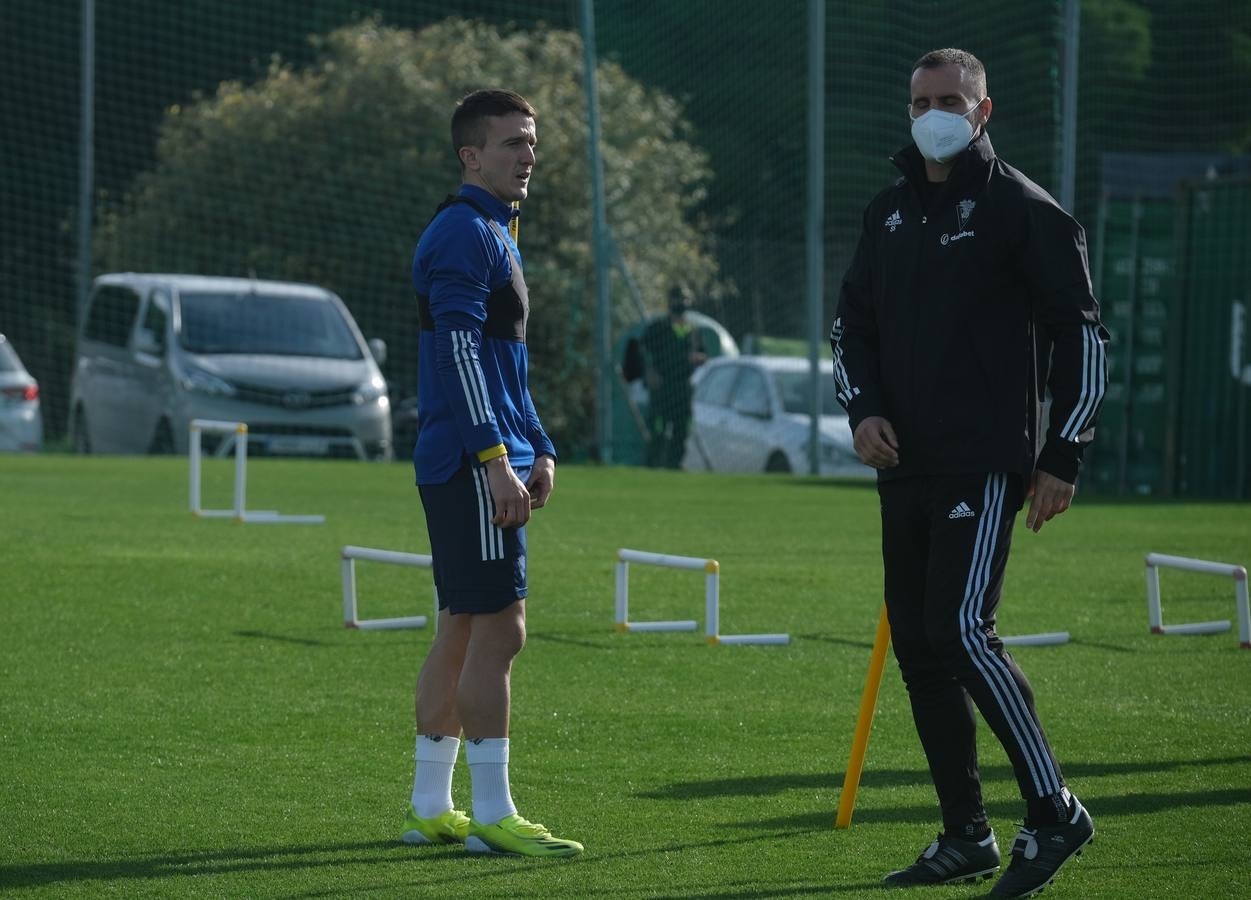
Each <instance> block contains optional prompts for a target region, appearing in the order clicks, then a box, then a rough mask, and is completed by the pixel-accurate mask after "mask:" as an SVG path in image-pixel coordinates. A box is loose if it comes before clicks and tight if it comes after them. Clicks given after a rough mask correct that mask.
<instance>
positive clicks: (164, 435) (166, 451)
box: [148, 419, 174, 456]
mask: <svg viewBox="0 0 1251 900" xmlns="http://www.w3.org/2000/svg"><path fill="white" fill-rule="evenodd" d="M148 452H149V453H151V454H153V455H155V456H170V455H172V454H173V452H174V431H173V429H172V428H170V427H169V420H168V419H161V421H159V422H157V423H156V434H154V435H152V444H151V446H149V447H148Z"/></svg>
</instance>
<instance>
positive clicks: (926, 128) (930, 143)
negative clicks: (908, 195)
mask: <svg viewBox="0 0 1251 900" xmlns="http://www.w3.org/2000/svg"><path fill="white" fill-rule="evenodd" d="M976 109H977V107H976V106H974V107H973V109H971V110H969V111H968V112H966V113H964V114H963V115H961V114H959V113H950V112H945V111H944V110H941V109H931V110H930V111H928V112H926V113H924V114H923V115H920V116H917V117H916V118H915V119H913V120H912V139H913V140H914V141H916V144H917V149H918V150H920V151H921V155H922V156H924V157H925V158H926V159H929V160H933V161H934V162H937V163H945V162H947V161H948V160H949V159H951V158H952V157H954V156H955V155H956V154H957V153H959V152H960V151H962V150H963V149H964V148H965V147H967V146H969V141H971V140H973V126H972V125H970V124H969V116H970V115H971V114H972V113H973V112H974V110H976Z"/></svg>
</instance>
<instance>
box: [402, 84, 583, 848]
mask: <svg viewBox="0 0 1251 900" xmlns="http://www.w3.org/2000/svg"><path fill="white" fill-rule="evenodd" d="M534 115H535V113H534V109H533V108H532V107H531V106H530V104H529V103H527V102H526V101H525V99H523V98H522V97H521V96H520V95H518V94H516V93H514V92H512V91H502V90H490V91H476V92H474V93H472V94H469V95H468V96H466V97H464V98H463V99H462V100H461V101H460V103H459V104H458V105H457V107H456V111H455V113H453V115H452V147H453V150H454V151H455V152H456V155H457V157H458V158H459V160H460V164H461V180H462V182H463V183H462V185H461V188H460V192H459V194H458V195H457V196H455V197H449V198H448V199H447V200H446V201H444V203H443V204H442V205H441V206H440V207H439V209H438V211H437V212H436V213H435V216H434V218H433V219H432V220H431V222H430V224H429V225H428V226H427V227H426V230H425V231H424V232H423V233H422V236H421V240H420V241H419V242H418V244H417V250H416V253H415V254H414V257H413V287H414V288H415V289H416V292H417V301H418V306H419V312H420V317H421V336H420V349H419V358H418V365H419V376H418V377H419V382H418V410H419V413H418V421H417V445H416V447H415V449H414V450H413V465H414V467H415V469H416V473H417V487H418V490H419V492H420V494H421V502H422V506H423V507H424V508H425V514H426V528H427V530H428V531H429V533H430V546H431V553H432V555H433V557H434V580H435V586H436V588H437V589H438V593H439V622H438V633H437V634H436V635H435V638H434V643H433V644H432V646H431V648H430V653H429V655H428V656H427V657H426V662H425V664H424V665H423V666H422V668H421V674H420V676H419V677H418V679H417V733H418V736H417V747H416V754H415V756H416V764H417V765H416V775H415V777H414V779H413V793H412V804H411V806H410V807H409V810H408V815H407V817H406V818H405V821H404V832H403V836H402V840H403V841H404V842H405V843H407V844H446V843H458V842H459V843H464V845H465V849H467V850H469V851H471V852H474V853H512V854H519V855H524V856H548V857H551V856H574V855H576V854H578V853H581V852H582V845H581V844H579V843H577V842H576V841H569V840H563V839H560V838H555V837H553V836H552V835H551V833H550V832H548V830H547V829H546V828H544V827H543V826H542V825H537V824H534V823H531V822H527V821H526V820H525V819H523V818H522V817H521V816H519V815H517V808H516V807H515V806H514V805H513V801H512V796H511V794H510V792H509V788H508V717H509V674H510V672H511V669H512V662H513V658H514V657H515V656H516V655H517V654H518V653H519V652H520V650H521V648H522V646H523V645H524V643H525V637H526V627H525V622H526V612H525V598H526V531H525V524H526V522H527V520H529V518H530V512H531V510H533V509H539V508H541V507H542V506H544V505H545V504H546V503H547V501H548V498H549V497H550V496H551V493H552V488H553V485H554V480H555V471H556V450H555V448H554V447H553V446H552V442H551V440H549V439H548V437H547V434H546V433H544V431H543V426H542V424H541V423H540V422H539V417H538V413H536V412H535V409H534V403H533V401H532V400H531V399H530V390H529V387H528V385H527V369H528V356H527V351H526V343H525V338H526V318H527V316H528V314H529V300H528V295H527V293H526V283H525V279H524V278H523V277H522V269H521V255H520V253H519V252H518V250H517V246H516V244H515V243H514V242H513V240H512V238H511V237H510V236H509V234H508V225H509V222H510V221H511V219H512V217H513V216H515V215H516V214H517V213H516V210H515V209H514V208H513V207H512V203H513V202H514V201H518V200H523V199H524V198H525V197H526V194H527V191H528V188H529V183H530V174H531V172H532V171H533V169H534V161H535V154H534V147H535V144H536V143H537V138H536V133H535V128H534ZM462 731H463V732H464V734H465V741H466V745H465V756H466V758H467V760H468V762H469V774H470V781H471V784H472V789H473V808H472V813H473V818H472V819H470V818H469V817H468V816H466V815H465V814H464V813H463V812H460V811H458V810H457V809H455V808H454V806H453V805H452V767H453V765H454V764H455V762H456V756H457V751H458V750H459V748H460V739H459V735H460V734H461V732H462Z"/></svg>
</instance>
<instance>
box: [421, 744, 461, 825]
mask: <svg viewBox="0 0 1251 900" xmlns="http://www.w3.org/2000/svg"><path fill="white" fill-rule="evenodd" d="M458 750H460V738H454V737H441V736H438V735H435V736H434V737H430V736H427V735H424V734H419V735H417V750H416V752H415V753H414V754H413V755H414V758H415V759H416V760H417V772H416V774H415V775H414V776H413V809H415V810H416V811H417V815H419V816H421V817H422V818H423V819H430V818H433V817H435V816H437V815H439V814H440V813H445V812H447V811H448V810H449V809H451V808H452V767H453V766H454V765H456V753H457V751H458Z"/></svg>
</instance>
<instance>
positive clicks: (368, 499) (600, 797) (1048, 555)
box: [0, 455, 1251, 900]
mask: <svg viewBox="0 0 1251 900" xmlns="http://www.w3.org/2000/svg"><path fill="white" fill-rule="evenodd" d="M248 474H249V483H248V496H249V499H250V500H251V501H252V502H254V503H255V504H256V506H257V507H258V508H260V507H270V508H277V509H282V510H287V511H292V512H317V513H324V514H325V515H326V516H327V521H326V523H325V524H324V525H318V526H310V527H305V526H291V527H283V526H272V525H271V526H258V525H244V526H238V525H234V524H231V523H229V522H225V521H220V520H202V521H196V520H193V519H192V517H191V516H190V515H189V514H188V513H187V511H186V478H187V475H186V463H185V461H184V460H179V459H176V458H151V459H135V458H123V457H112V458H108V457H86V458H83V457H78V458H73V457H57V456H52V455H44V456H38V457H0V497H3V498H4V499H5V502H6V507H5V508H6V511H7V510H10V509H11V510H14V511H20V514H17V513H16V512H15V513H14V514H12V515H5V516H0V546H3V547H6V548H8V549H9V550H10V552H11V554H12V558H13V559H14V560H15V561H16V559H17V554H18V553H20V554H21V560H20V563H16V562H15V564H13V565H9V566H6V567H5V568H4V588H3V589H4V597H5V599H6V601H8V603H7V606H6V611H7V613H8V615H7V616H6V620H5V623H4V628H3V629H2V630H0V684H3V686H4V701H3V703H0V736H2V738H0V796H3V797H4V798H5V800H4V804H5V805H4V815H5V821H4V831H3V836H0V894H3V895H4V896H6V897H8V896H15V897H32V898H33V897H71V896H72V897H97V896H115V897H127V898H131V897H214V898H216V897H247V898H251V897H330V896H333V897H366V898H374V897H377V898H391V897H438V898H448V897H453V896H457V897H459V896H464V897H474V898H499V900H516V898H531V897H533V898H540V897H541V898H562V900H564V898H568V900H586V898H608V897H612V898H620V900H643V898H650V897H676V898H690V900H695V898H704V900H712V898H719V900H730V898H752V897H762V898H782V897H798V898H805V897H836V898H848V900H854V898H866V900H873V898H882V897H883V896H886V895H884V894H883V892H882V889H881V877H882V875H883V874H884V873H885V872H887V871H890V870H891V869H892V868H895V867H897V866H899V865H902V864H905V863H908V862H911V861H912V859H913V858H914V857H915V855H916V854H917V853H918V852H919V851H920V850H921V849H922V848H923V847H924V846H925V845H926V844H927V843H928V842H929V841H930V840H931V838H932V836H933V834H934V832H935V831H936V830H937V829H938V828H939V827H940V826H939V823H938V810H937V806H936V803H935V798H934V791H933V788H932V787H931V786H930V782H929V778H928V774H927V771H926V764H925V758H924V755H923V754H922V752H921V749H920V747H919V746H918V744H917V740H916V735H915V732H914V730H913V726H912V722H911V717H910V714H909V711H908V700H907V694H906V692H905V690H904V688H903V686H902V684H901V683H900V679H899V675H898V672H897V669H896V666H895V665H894V663H893V661H892V662H890V663H888V665H887V670H886V674H885V680H884V682H883V685H882V690H881V695H880V697H879V701H878V710H877V716H876V719H875V721H874V726H873V732H872V739H871V741H870V744H869V752H868V758H867V760H866V766H865V770H864V774H863V777H862V782H861V788H860V791H859V794H858V797H857V804H856V814H855V819H854V823H853V826H852V827H851V828H850V829H848V830H846V831H835V830H834V828H833V827H832V826H833V821H834V815H835V810H836V809H837V805H838V801H839V798H840V794H841V789H842V781H843V771H844V766H845V765H846V763H847V759H848V754H849V751H850V746H851V737H852V731H853V727H854V724H855V719H856V712H857V708H858V705H859V702H860V695H861V690H862V688H863V686H864V679H865V672H866V669H867V666H868V660H869V647H870V644H871V641H872V639H873V633H874V626H875V625H876V622H877V617H878V610H879V607H880V602H881V601H880V597H881V570H880V559H881V557H880V548H879V544H878V541H879V535H878V527H877V521H878V517H879V514H878V509H877V496H876V493H875V492H874V490H873V489H872V487H871V486H867V485H850V484H836V483H828V482H820V481H813V480H809V479H790V478H782V479H778V478H770V477H766V476H746V477H734V476H699V475H686V474H682V473H670V472H654V471H641V470H632V469H606V468H599V467H594V468H592V467H577V466H564V465H562V466H560V467H559V468H558V471H557V484H556V493H555V494H554V495H553V498H552V503H551V504H550V505H549V506H548V507H546V508H545V509H543V510H541V511H539V512H538V513H537V514H536V516H535V518H534V520H533V522H532V525H531V526H530V529H529V532H530V552H531V565H530V572H529V576H530V584H531V594H530V599H529V600H528V601H527V606H528V608H527V620H528V626H529V627H528V630H529V638H528V641H527V646H526V648H525V650H524V651H523V652H522V654H521V656H520V658H519V659H518V661H517V664H516V666H515V667H514V670H513V678H512V689H513V711H514V714H513V718H512V727H511V739H512V762H511V766H510V775H511V782H512V788H513V794H514V796H515V798H516V800H517V802H518V805H519V806H520V808H521V811H522V813H523V814H524V815H526V816H528V817H531V818H533V819H535V820H537V821H541V822H545V823H546V824H548V825H549V826H551V827H552V828H553V829H555V830H556V831H557V833H560V834H564V835H568V836H570V837H574V838H577V839H578V840H581V841H583V842H584V843H585V844H586V847H587V853H586V854H585V856H583V857H581V858H579V859H577V860H573V861H569V862H552V863H547V862H542V861H533V860H530V861H527V860H517V859H481V858H473V857H468V856H466V855H465V854H464V853H463V851H461V850H459V849H457V848H446V849H440V848H410V847H403V846H401V845H400V844H399V841H398V837H399V830H398V829H399V825H400V821H401V818H402V814H403V809H404V804H405V803H406V802H407V800H408V796H409V790H410V787H411V784H412V766H413V732H414V728H413V683H414V679H415V677H416V673H417V670H418V667H419V666H420V665H421V662H422V659H423V657H424V655H425V653H426V651H427V650H428V648H429V646H430V640H431V632H430V630H429V629H426V630H422V631H393V632H363V631H351V630H347V629H345V628H343V626H342V601H341V594H340V581H339V550H340V548H341V547H342V546H343V545H344V544H358V545H364V546H374V547H385V548H389V549H396V550H407V551H414V552H423V551H424V550H425V549H426V548H428V546H429V544H428V542H427V539H426V533H425V529H424V527H423V524H422V522H421V513H420V505H419V503H418V501H417V497H416V493H415V491H414V489H413V486H412V474H411V469H409V467H408V466H406V465H401V464H395V465H390V466H388V465H365V464H354V463H344V462H321V461H309V460H272V459H271V460H265V459H258V460H254V461H253V462H252V463H250V464H249V467H248ZM204 478H205V480H204V488H205V500H206V502H208V503H211V504H212V505H221V504H223V503H225V502H226V498H228V497H229V496H230V484H231V482H230V464H229V462H228V461H224V460H208V461H206V464H205V471H204ZM606 510H608V511H610V512H611V514H609V515H605V511H606ZM1020 518H1021V517H1018V531H1017V534H1016V536H1015V546H1014V548H1013V554H1012V559H1011V560H1010V562H1009V564H1008V572H1007V583H1006V585H1005V589H1004V599H1003V604H1002V606H1001V609H1000V615H999V625H1000V628H1001V629H1003V630H1004V631H1005V633H1029V632H1036V631H1054V630H1059V629H1067V630H1069V631H1070V632H1071V633H1072V635H1073V638H1074V640H1073V642H1072V643H1070V644H1068V645H1066V646H1063V647H1050V648H1030V647H1022V648H1018V649H1017V650H1015V652H1014V654H1013V655H1014V656H1015V658H1016V659H1017V661H1018V662H1019V663H1020V664H1021V666H1022V667H1023V668H1024V669H1025V671H1026V672H1027V673H1028V674H1029V676H1030V679H1031V681H1032V683H1033V685H1034V687H1035V693H1036V698H1037V704H1038V707H1039V712H1040V715H1041V717H1042V720H1043V723H1044V725H1045V726H1046V731H1047V736H1048V738H1049V739H1050V740H1051V742H1052V743H1053V745H1054V746H1055V748H1056V751H1057V753H1058V755H1059V757H1060V760H1061V763H1062V764H1063V766H1064V772H1065V775H1066V777H1067V778H1068V781H1069V783H1070V784H1071V786H1072V787H1073V789H1074V790H1075V791H1076V792H1077V793H1078V795H1079V796H1080V797H1081V798H1082V800H1083V801H1084V802H1085V803H1087V804H1088V806H1089V807H1090V809H1091V812H1092V814H1093V815H1094V817H1095V822H1096V827H1097V828H1098V829H1099V835H1100V837H1099V839H1098V840H1097V841H1096V843H1095V844H1094V846H1093V847H1092V848H1091V849H1090V851H1089V852H1088V853H1087V854H1086V855H1084V856H1083V857H1082V859H1081V860H1080V861H1077V862H1074V863H1071V864H1070V865H1069V866H1067V867H1066V868H1065V871H1064V873H1063V874H1062V875H1061V877H1060V879H1059V880H1058V881H1057V882H1056V884H1055V886H1054V887H1049V888H1048V889H1047V894H1046V896H1047V897H1051V896H1053V895H1054V896H1055V897H1059V898H1065V897H1067V898H1099V900H1120V898H1126V900H1150V898H1161V900H1163V898H1173V897H1195V898H1208V897H1230V898H1233V897H1242V896H1245V895H1246V890H1245V885H1246V884H1247V874H1248V856H1247V845H1246V840H1247V835H1248V834H1251V752H1249V751H1248V748H1247V735H1248V733H1249V729H1251V680H1249V679H1248V678H1247V667H1248V664H1251V651H1248V650H1241V649H1239V648H1238V645H1237V639H1236V636H1235V635H1234V634H1231V633H1229V632H1226V633H1224V634H1220V635H1213V636H1209V637H1158V636H1154V635H1151V634H1149V633H1148V631H1147V613H1146V608H1145V601H1144V593H1143V580H1142V555H1143V553H1144V552H1145V551H1147V550H1159V551H1166V552H1173V553H1181V554H1185V555H1197V556H1207V557H1210V558H1214V559H1224V560H1229V561H1231V562H1233V561H1237V562H1242V563H1245V562H1247V559H1246V553H1247V548H1248V547H1251V517H1249V516H1248V515H1247V505H1246V504H1232V503H1226V504H1191V503H1158V502H1142V501H1134V502H1127V503H1123V504H1098V503H1091V502H1089V498H1083V497H1082V496H1081V495H1079V497H1078V502H1077V505H1076V506H1075V507H1074V508H1073V509H1072V510H1070V511H1069V512H1067V513H1065V514H1064V515H1063V516H1061V517H1060V518H1058V519H1056V520H1054V521H1052V522H1050V523H1048V524H1047V526H1046V528H1044V530H1043V531H1042V533H1041V534H1039V535H1034V534H1031V533H1029V532H1027V531H1025V530H1024V528H1023V527H1021V525H1020ZM119 525H121V526H122V527H119ZM623 546H624V547H637V548H639V549H644V550H654V551H659V552H671V553H680V554H684V555H692V556H715V557H716V558H717V559H718V560H719V561H720V563H721V579H722V583H721V615H722V626H723V630H724V631H725V632H727V633H734V632H772V631H787V632H790V633H791V636H792V643H791V644H790V645H789V646H785V647H780V646H773V647H731V646H722V647H708V646H705V645H704V643H703V642H702V641H701V640H700V637H699V635H694V634H689V633H688V634H624V635H623V634H615V633H614V632H613V630H612V608H613V601H612V596H613V593H612V592H613V588H612V584H613V569H612V560H613V554H614V552H615V551H616V550H617V549H618V548H619V547H623ZM357 579H358V587H359V600H360V612H361V613H362V615H364V616H366V617H383V616H398V615H412V614H414V613H427V612H429V610H430V601H431V593H430V580H429V573H428V572H423V571H414V570H412V569H407V568H403V567H399V566H387V565H380V564H372V563H360V564H358V566H357ZM1163 582H1164V611H1165V621H1169V622H1182V621H1200V620H1208V619H1217V618H1231V617H1232V614H1233V609H1232V593H1233V592H1232V590H1231V585H1230V582H1229V581H1228V580H1222V579H1217V578H1211V577H1205V576H1201V575H1190V574H1188V573H1181V572H1165V573H1163ZM703 587H704V579H703V574H702V573H699V572H679V571H672V570H658V569H649V568H647V567H643V566H633V567H631V570H630V601H631V612H632V615H633V617H634V618H636V619H637V620H640V621H641V620H647V619H679V618H696V619H700V620H702V618H703V606H702V602H703ZM979 750H980V753H979V764H980V766H981V769H982V772H983V775H984V778H985V797H986V802H987V804H988V810H989V812H990V815H991V820H992V824H993V825H994V827H995V829H996V830H997V832H998V835H999V840H1000V846H1001V847H1002V848H1004V849H1005V850H1006V848H1007V845H1008V844H1009V843H1010V841H1011V839H1012V836H1013V834H1014V833H1015V825H1014V823H1015V822H1019V821H1020V816H1021V813H1022V805H1021V801H1020V797H1019V795H1018V794H1017V788H1016V784H1015V782H1014V781H1013V779H1012V777H1011V773H1010V769H1009V767H1008V764H1007V760H1006V757H1005V756H1004V754H1003V753H1002V751H1001V750H1000V749H999V747H998V745H997V743H996V742H995V741H994V740H993V738H992V737H991V736H990V733H989V731H988V730H987V729H985V728H982V729H981V730H980V747H979ZM453 796H454V797H455V798H456V800H457V801H458V802H459V803H460V804H462V805H465V804H467V803H468V801H469V783H468V779H467V777H466V772H465V764H464V757H463V755H462V757H461V761H460V763H459V764H458V772H457V775H456V780H455V784H454V787H453ZM1239 884H1242V885H1244V888H1242V889H1240V888H1238V887H1237V885H1239ZM909 896H911V895H909ZM970 896H973V893H972V892H970V889H969V887H968V886H953V887H950V888H936V889H928V890H926V891H924V892H922V894H921V897H922V900H925V898H931V897H932V898H936V900H957V898H968V897H970Z"/></svg>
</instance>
